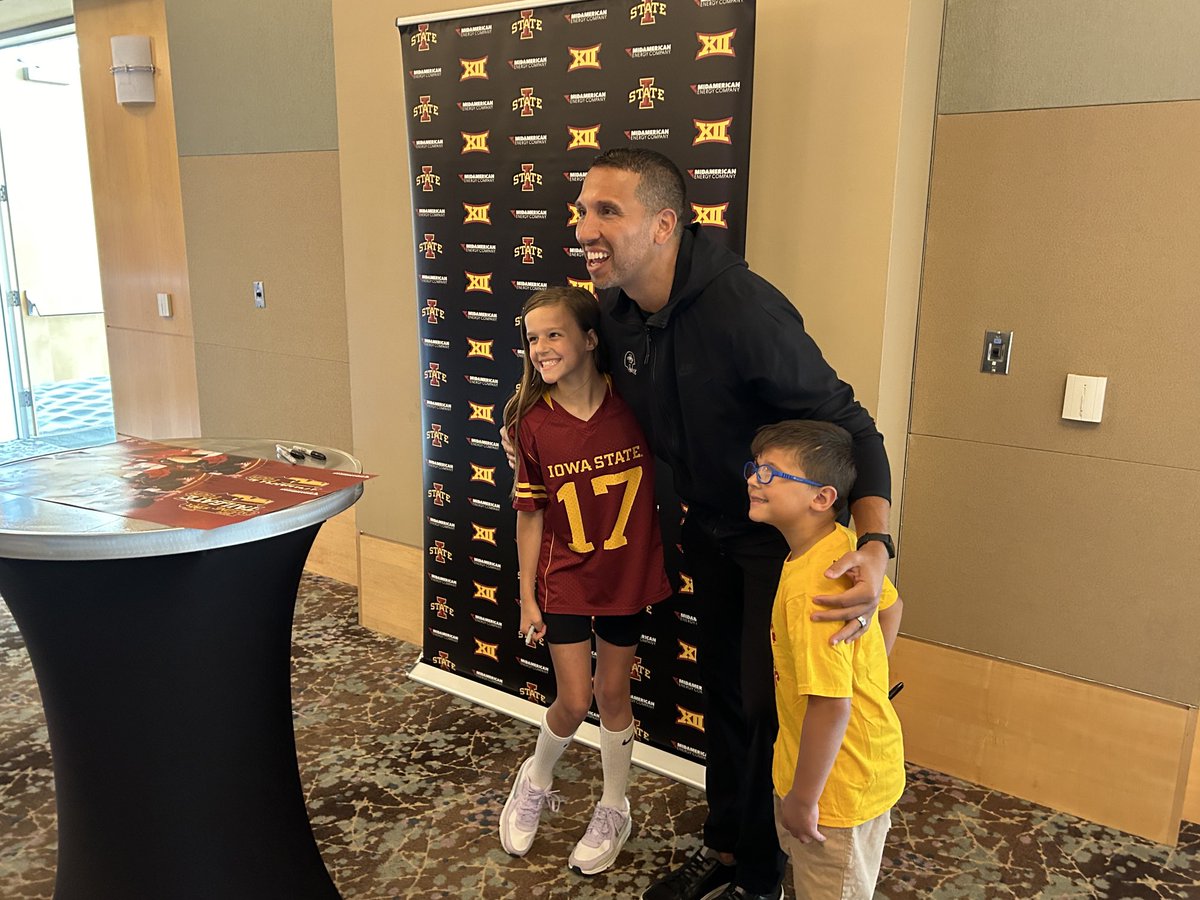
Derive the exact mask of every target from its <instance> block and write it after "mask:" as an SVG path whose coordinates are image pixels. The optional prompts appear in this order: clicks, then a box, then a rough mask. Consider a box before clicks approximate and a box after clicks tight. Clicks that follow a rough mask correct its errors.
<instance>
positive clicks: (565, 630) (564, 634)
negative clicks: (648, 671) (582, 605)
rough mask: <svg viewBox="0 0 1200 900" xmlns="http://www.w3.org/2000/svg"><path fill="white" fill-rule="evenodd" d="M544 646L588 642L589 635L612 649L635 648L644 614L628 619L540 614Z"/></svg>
mask: <svg viewBox="0 0 1200 900" xmlns="http://www.w3.org/2000/svg"><path fill="white" fill-rule="evenodd" d="M542 619H543V620H544V621H545V623H546V642H547V643H550V644H578V643H581V642H582V641H590V640H591V639H592V632H593V631H595V632H596V634H597V635H598V636H599V637H601V638H603V639H604V640H606V641H608V643H610V644H612V645H613V646H615V647H636V646H637V643H638V641H640V640H641V638H642V631H643V626H644V624H645V621H646V611H645V610H644V609H643V610H639V611H638V612H636V613H634V614H633V615H631V616H595V617H592V616H575V615H570V614H569V613H543V614H542Z"/></svg>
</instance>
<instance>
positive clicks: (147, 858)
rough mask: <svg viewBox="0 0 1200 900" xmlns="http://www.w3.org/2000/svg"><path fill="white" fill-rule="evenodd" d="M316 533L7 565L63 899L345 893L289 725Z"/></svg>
mask: <svg viewBox="0 0 1200 900" xmlns="http://www.w3.org/2000/svg"><path fill="white" fill-rule="evenodd" d="M319 528H320V524H319V523H318V524H316V525H312V526H309V527H307V528H304V529H302V530H299V531H294V532H291V533H289V534H283V535H279V536H276V537H271V538H266V539H263V540H259V541H255V542H253V543H248V544H238V545H234V546H231V547H224V548H221V549H217V550H204V551H198V552H194V553H183V554H176V555H170V556H152V557H144V558H138V559H119V560H96V561H45V560H14V559H0V595H2V596H3V597H4V600H5V601H6V602H7V603H8V606H9V608H10V609H11V610H12V614H13V617H14V619H15V620H16V623H17V626H18V628H19V629H20V631H21V634H22V636H23V637H24V639H25V642H26V645H27V647H28V649H29V656H30V659H31V660H32V663H33V669H34V673H35V674H36V676H37V681H38V687H39V689H40V690H41V694H42V703H43V706H44V708H45V712H46V721H47V724H48V726H49V734H50V748H51V754H52V756H53V761H54V779H55V786H56V793H57V804H58V835H59V850H58V875H57V881H56V886H55V893H54V896H55V898H56V900H83V898H86V900H108V898H112V900H142V898H145V900H190V898H196V900H241V898H245V900H270V898H280V900H285V898H286V900H306V898H314V900H317V898H321V900H324V898H336V897H338V896H339V894H338V891H337V889H336V888H335V887H334V884H333V881H332V879H331V878H330V877H329V874H328V872H327V871H326V869H325V865H324V863H323V862H322V860H321V857H320V854H319V852H318V850H317V846H316V842H315V841H314V839H313V835H312V830H311V828H310V826H309V822H308V816H307V811H306V809H305V806H304V796H303V791H302V788H301V784H300V776H299V771H298V768H297V763H296V747H295V737H294V735H293V731H292V707H291V678H290V661H291V626H292V616H293V612H294V607H295V600H296V591H297V588H298V586H299V582H300V575H301V572H302V570H303V566H304V561H305V559H306V558H307V555H308V551H309V548H310V547H311V545H312V541H313V539H314V538H315V537H316V534H317V531H318V529H319Z"/></svg>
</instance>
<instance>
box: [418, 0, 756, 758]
mask: <svg viewBox="0 0 1200 900" xmlns="http://www.w3.org/2000/svg"><path fill="white" fill-rule="evenodd" d="M754 16H755V10H754V4H753V2H752V0H747V2H741V0H688V2H686V3H685V2H677V0H669V2H662V0H642V2H633V0H625V2H621V3H599V2H585V3H565V4H561V3H560V4H553V5H541V6H535V5H531V4H526V5H522V6H516V5H514V6H512V7H511V8H500V7H490V8H489V11H488V12H487V13H486V14H475V15H472V14H471V13H470V10H463V11H461V12H459V13H450V14H445V15H444V16H439V17H425V18H421V17H407V18H404V19H400V20H398V22H397V26H398V28H399V31H400V43H401V52H402V54H403V67H404V89H405V108H404V109H402V110H399V111H398V114H400V115H403V117H404V119H405V120H406V122H407V126H408V134H407V136H408V152H409V159H410V164H411V174H412V178H413V182H412V185H411V190H412V196H413V209H412V216H413V225H414V228H413V230H414V237H415V241H414V243H415V246H413V247H411V248H404V250H403V252H412V253H414V255H415V259H416V284H415V300H416V303H415V306H416V309H414V310H413V314H414V315H417V316H418V317H419V324H420V327H419V335H420V342H421V370H422V372H421V377H422V395H421V399H422V415H423V429H422V430H423V433H424V451H425V452H424V472H425V480H424V491H425V547H426V553H425V557H426V561H425V579H424V585H425V598H424V599H425V604H424V609H425V613H424V616H425V619H424V634H423V654H422V665H425V666H432V667H437V668H438V669H440V670H441V671H442V672H444V673H448V674H449V675H451V676H453V677H454V678H455V679H462V680H463V683H465V684H468V685H469V684H472V683H473V684H478V685H483V686H487V687H489V688H492V689H496V690H499V691H501V692H503V693H504V694H508V695H512V696H513V697H515V698H520V699H523V700H526V701H529V702H531V703H533V704H537V705H540V706H545V705H547V704H548V703H549V702H551V701H552V700H553V697H554V677H553V674H552V672H551V669H550V656H549V652H548V650H547V649H546V648H545V647H544V646H543V647H538V648H535V649H529V648H527V647H526V646H525V644H524V643H523V642H522V641H521V640H519V639H518V637H517V634H518V631H519V622H520V605H519V600H518V589H517V559H516V544H515V516H514V513H513V511H512V506H511V501H510V499H509V489H510V487H511V484H512V473H511V471H510V469H509V467H508V465H507V463H506V461H505V458H504V454H503V452H502V451H501V448H500V444H499V439H498V428H499V424H500V418H501V414H502V411H503V408H504V403H505V401H506V400H507V398H508V397H509V395H510V394H511V393H512V390H513V387H514V385H515V384H516V382H517V380H518V378H519V376H520V371H521V364H522V352H523V350H522V348H521V346H520V331H519V323H518V316H519V312H520V309H521V305H522V303H523V302H524V301H525V300H526V298H528V296H529V295H530V294H531V293H533V292H534V291H537V290H540V289H541V288H544V287H546V286H548V285H559V284H575V285H578V286H581V287H583V288H585V289H587V290H590V291H592V292H593V293H595V290H594V288H593V286H592V284H591V282H590V280H589V279H588V275H587V270H586V267H585V265H584V262H583V251H582V249H581V248H580V247H579V245H578V244H577V243H576V241H575V231H574V224H575V208H574V201H575V199H576V198H577V196H578V194H579V189H580V185H581V183H582V181H583V178H584V175H585V173H586V172H587V169H588V166H589V165H590V163H591V161H592V159H593V158H595V156H596V155H598V154H599V153H600V152H602V151H604V150H607V149H610V148H613V147H623V146H628V147H645V148H650V149H653V150H657V151H659V152H661V153H663V154H665V155H666V156H668V157H670V158H671V159H672V160H673V161H674V162H675V163H676V165H678V166H679V168H680V170H681V171H682V172H683V174H684V179H685V183H686V189H687V194H688V201H689V206H690V211H691V221H694V222H698V223H700V225H701V226H702V227H704V228H707V229H709V230H710V231H711V233H712V234H713V235H714V236H716V237H717V238H718V239H719V240H721V241H723V242H724V243H725V244H726V245H728V246H729V247H731V248H732V249H734V250H736V251H738V252H742V251H743V250H744V247H745V238H746V198H747V187H748V174H749V171H748V168H749V159H750V112H751V93H752V91H751V87H752V77H753V70H754ZM408 302H411V301H408ZM659 485H660V492H659V493H660V497H659V503H660V509H661V513H662V519H663V524H664V543H665V545H666V549H667V557H668V558H667V565H668V572H669V574H670V576H671V578H672V583H673V584H674V585H675V587H676V589H677V593H676V595H675V596H674V597H673V598H672V599H671V600H668V601H665V602H663V603H661V604H658V605H656V606H654V607H652V615H651V618H650V626H649V627H648V628H647V630H646V632H645V633H644V634H643V635H642V640H641V644H640V646H639V650H638V657H637V659H636V661H635V664H634V667H633V679H634V680H633V685H632V686H633V704H634V716H635V718H636V720H637V727H638V738H639V740H640V741H642V742H643V743H644V744H648V745H650V746H651V747H655V748H658V749H659V750H663V751H666V752H667V753H669V754H673V755H675V756H677V757H682V758H684V759H687V760H691V761H692V762H696V763H700V764H702V763H703V761H704V758H705V739H704V702H703V697H702V696H701V692H700V683H699V682H700V677H699V671H698V656H697V643H698V641H697V629H696V617H695V614H694V610H693V607H692V604H691V603H690V599H691V584H690V579H689V577H688V575H687V572H686V571H681V570H680V563H681V559H680V556H679V553H678V549H677V535H678V527H679V522H680V519H681V516H682V508H681V505H680V503H679V501H678V499H676V498H675V497H674V496H672V494H671V492H670V474H669V471H667V470H666V469H665V468H663V467H661V466H660V475H659ZM453 689H454V690H455V691H456V692H459V693H463V694H464V695H465V696H471V690H470V688H469V687H468V688H466V689H464V688H463V686H462V684H460V683H459V682H458V681H456V682H455V686H454V687H453ZM482 702H486V701H482ZM491 705H495V704H491ZM590 718H591V721H593V722H596V721H597V718H596V717H595V713H594V711H593V713H592V714H591V716H590Z"/></svg>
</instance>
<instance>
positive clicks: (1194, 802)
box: [1183, 709, 1200, 822]
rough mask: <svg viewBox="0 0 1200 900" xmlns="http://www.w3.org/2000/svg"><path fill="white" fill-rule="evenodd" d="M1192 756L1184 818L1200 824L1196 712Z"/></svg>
mask: <svg viewBox="0 0 1200 900" xmlns="http://www.w3.org/2000/svg"><path fill="white" fill-rule="evenodd" d="M1192 720H1193V730H1192V755H1191V760H1190V761H1189V762H1188V771H1187V785H1186V787H1185V790H1184V795H1183V818H1184V819H1186V820H1187V821H1189V822H1200V736H1198V735H1197V734H1196V727H1195V720H1196V710H1194V709H1193V710H1192Z"/></svg>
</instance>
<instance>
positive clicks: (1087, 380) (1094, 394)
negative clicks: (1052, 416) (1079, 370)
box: [1062, 375, 1108, 422]
mask: <svg viewBox="0 0 1200 900" xmlns="http://www.w3.org/2000/svg"><path fill="white" fill-rule="evenodd" d="M1107 390H1108V376H1107V375H1068V376H1067V389H1066V393H1065V394H1064V395H1063V411H1062V417H1063V418H1064V419H1071V420H1073V421H1075V422H1099V421H1100V418H1101V415H1102V414H1103V413H1104V394H1105V392H1106V391H1107Z"/></svg>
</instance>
